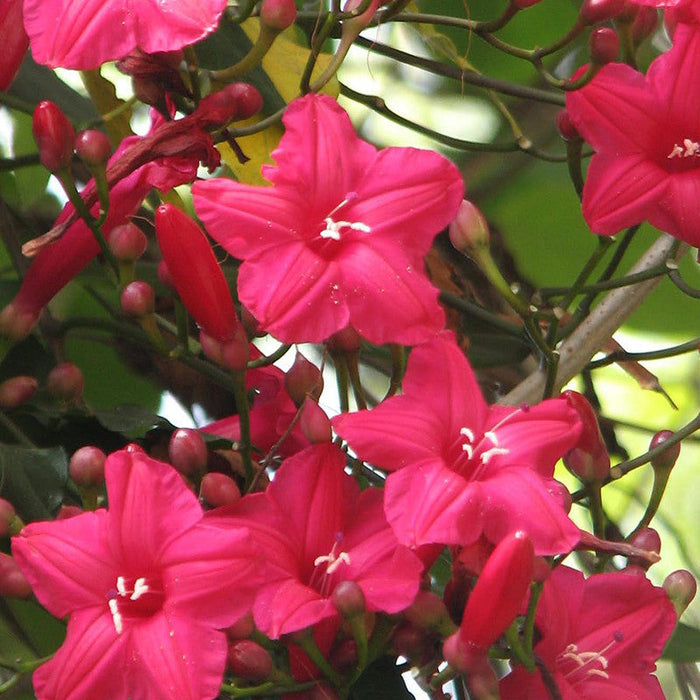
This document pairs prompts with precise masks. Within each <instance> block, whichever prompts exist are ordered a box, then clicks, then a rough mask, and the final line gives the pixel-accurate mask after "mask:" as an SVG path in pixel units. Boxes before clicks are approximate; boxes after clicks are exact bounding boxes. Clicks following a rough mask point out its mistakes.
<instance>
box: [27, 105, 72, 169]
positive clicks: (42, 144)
mask: <svg viewBox="0 0 700 700" xmlns="http://www.w3.org/2000/svg"><path fill="white" fill-rule="evenodd" d="M32 133H33V134H34V140H35V141H36V144H37V146H38V147H39V158H40V159H41V164H42V165H43V166H44V167H45V168H46V169H47V170H50V171H51V172H52V173H55V172H56V171H57V170H61V169H62V168H67V167H68V166H69V165H70V163H71V160H72V158H73V144H74V142H75V129H74V128H73V126H72V125H71V123H70V122H69V121H68V120H67V119H66V117H65V115H64V114H63V112H62V111H61V110H60V109H59V108H58V106H57V105H55V104H54V103H53V102H49V100H43V101H42V102H39V104H38V105H37V106H36V109H35V110H34V119H33V122H32Z"/></svg>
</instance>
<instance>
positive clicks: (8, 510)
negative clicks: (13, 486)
mask: <svg viewBox="0 0 700 700" xmlns="http://www.w3.org/2000/svg"><path fill="white" fill-rule="evenodd" d="M23 526H24V525H23V523H22V520H21V519H20V517H19V516H18V515H17V512H16V511H15V507H14V506H13V505H12V503H10V502H9V501H6V500H5V499H4V498H0V537H8V536H10V535H17V534H19V531H20V530H21V529H22V527H23Z"/></svg>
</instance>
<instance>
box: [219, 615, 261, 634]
mask: <svg viewBox="0 0 700 700" xmlns="http://www.w3.org/2000/svg"><path fill="white" fill-rule="evenodd" d="M254 630H255V620H254V618H253V613H252V612H248V613H246V614H245V615H243V617H242V618H241V619H240V620H238V622H235V623H234V624H233V625H231V626H230V627H227V628H226V629H225V630H224V632H225V633H226V637H227V638H228V639H229V640H231V641H235V640H237V639H245V638H246V637H250V635H251V634H253V631H254Z"/></svg>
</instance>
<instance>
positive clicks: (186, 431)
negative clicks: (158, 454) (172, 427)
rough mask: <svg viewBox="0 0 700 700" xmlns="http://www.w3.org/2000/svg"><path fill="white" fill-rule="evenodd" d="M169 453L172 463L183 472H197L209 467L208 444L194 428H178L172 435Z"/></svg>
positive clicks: (189, 473)
mask: <svg viewBox="0 0 700 700" xmlns="http://www.w3.org/2000/svg"><path fill="white" fill-rule="evenodd" d="M168 454H169V456H170V463H171V464H172V465H173V467H175V469H177V470H178V471H179V472H180V473H181V474H186V475H191V474H196V473H198V472H203V471H204V470H205V469H206V467H207V458H208V452H207V445H206V443H205V442H204V438H203V437H202V436H201V435H200V434H199V431H197V430H194V429H193V428H178V429H177V430H176V431H175V432H174V433H173V434H172V435H171V436H170V443H169V445H168Z"/></svg>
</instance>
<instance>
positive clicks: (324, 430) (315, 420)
mask: <svg viewBox="0 0 700 700" xmlns="http://www.w3.org/2000/svg"><path fill="white" fill-rule="evenodd" d="M299 427H300V428H301V432H302V433H303V434H304V437H305V438H306V439H307V440H308V441H309V442H313V443H317V442H330V441H331V440H332V439H333V434H332V431H331V421H330V419H329V418H328V416H327V415H326V413H325V411H324V410H323V409H322V408H321V407H320V406H319V405H318V404H317V403H316V402H315V401H314V400H313V399H311V398H307V399H306V400H305V401H304V403H303V404H302V407H301V414H300V416H299Z"/></svg>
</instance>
